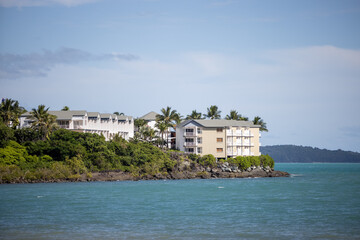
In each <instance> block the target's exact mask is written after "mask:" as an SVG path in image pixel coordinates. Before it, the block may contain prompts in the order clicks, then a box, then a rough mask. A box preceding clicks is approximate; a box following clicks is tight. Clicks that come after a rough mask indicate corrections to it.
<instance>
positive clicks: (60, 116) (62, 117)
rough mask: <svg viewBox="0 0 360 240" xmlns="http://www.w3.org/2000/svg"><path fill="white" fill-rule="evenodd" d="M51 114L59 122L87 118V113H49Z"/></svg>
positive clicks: (81, 111)
mask: <svg viewBox="0 0 360 240" xmlns="http://www.w3.org/2000/svg"><path fill="white" fill-rule="evenodd" d="M48 113H49V114H51V115H55V116H56V119H57V120H71V119H72V117H73V116H85V115H86V111H83V110H80V111H48Z"/></svg>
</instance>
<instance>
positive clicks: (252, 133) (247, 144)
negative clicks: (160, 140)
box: [176, 123, 261, 158]
mask: <svg viewBox="0 0 360 240" xmlns="http://www.w3.org/2000/svg"><path fill="white" fill-rule="evenodd" d="M186 129H193V130H192V132H186V131H187V130H186ZM217 129H218V128H213V127H211V128H205V127H201V126H197V125H194V124H192V123H190V124H188V125H186V126H184V127H179V128H177V129H176V147H177V148H178V149H179V150H180V151H184V152H187V153H196V154H200V155H201V156H203V155H206V154H212V155H214V156H215V157H216V158H227V157H236V156H260V155H261V153H260V151H259V149H260V148H259V147H260V141H259V138H260V136H261V135H260V133H259V128H258V127H221V128H219V129H222V131H221V132H219V131H217ZM199 130H200V131H199ZM188 131H191V130H188ZM187 139H188V140H187ZM189 139H193V140H189ZM221 139H222V141H219V140H221ZM221 149H222V151H220V150H221ZM190 150H191V151H190Z"/></svg>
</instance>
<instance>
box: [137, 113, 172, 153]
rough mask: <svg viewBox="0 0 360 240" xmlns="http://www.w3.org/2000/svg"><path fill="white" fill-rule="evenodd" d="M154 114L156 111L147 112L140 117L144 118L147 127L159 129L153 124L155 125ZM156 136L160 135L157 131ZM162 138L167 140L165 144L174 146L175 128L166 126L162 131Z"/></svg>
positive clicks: (170, 146)
mask: <svg viewBox="0 0 360 240" xmlns="http://www.w3.org/2000/svg"><path fill="white" fill-rule="evenodd" d="M156 115H158V113H156V112H149V113H147V114H145V115H144V116H142V117H140V119H144V120H145V121H146V125H147V126H148V127H151V128H152V129H155V130H156V131H159V129H158V128H157V127H156V126H155V125H156ZM157 135H158V137H160V132H158V133H157ZM163 137H164V140H165V141H168V143H167V145H168V147H169V148H175V140H176V138H175V130H174V129H173V128H171V127H169V128H168V130H167V131H166V132H165V133H164V136H163Z"/></svg>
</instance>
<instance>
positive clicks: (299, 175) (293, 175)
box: [290, 174, 304, 177]
mask: <svg viewBox="0 0 360 240" xmlns="http://www.w3.org/2000/svg"><path fill="white" fill-rule="evenodd" d="M302 176H304V175H303V174H290V177H302Z"/></svg>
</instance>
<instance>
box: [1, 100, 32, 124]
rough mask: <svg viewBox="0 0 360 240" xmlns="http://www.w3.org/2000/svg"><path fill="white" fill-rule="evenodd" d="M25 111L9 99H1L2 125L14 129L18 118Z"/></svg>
mask: <svg viewBox="0 0 360 240" xmlns="http://www.w3.org/2000/svg"><path fill="white" fill-rule="evenodd" d="M24 112H26V111H25V109H24V108H23V107H20V106H19V102H18V101H16V100H12V99H11V98H5V99H2V101H1V105H0V116H1V118H2V120H3V123H4V124H5V125H6V126H8V127H10V126H12V127H13V128H16V127H17V126H18V125H19V117H20V115H21V114H23V113H24Z"/></svg>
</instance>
